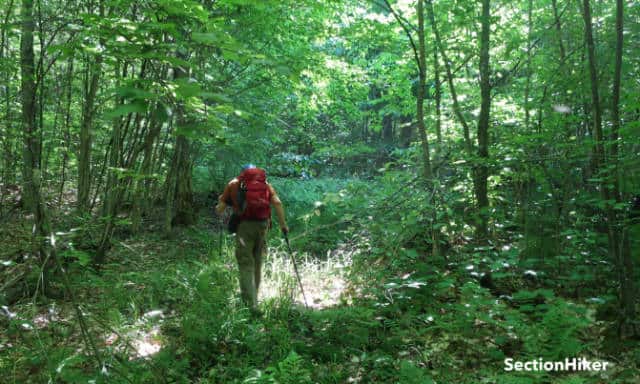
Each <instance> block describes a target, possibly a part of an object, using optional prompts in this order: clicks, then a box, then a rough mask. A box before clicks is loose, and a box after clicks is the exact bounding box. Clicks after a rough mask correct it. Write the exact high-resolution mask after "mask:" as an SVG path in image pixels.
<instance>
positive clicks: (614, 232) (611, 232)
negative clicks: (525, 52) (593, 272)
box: [582, 0, 638, 337]
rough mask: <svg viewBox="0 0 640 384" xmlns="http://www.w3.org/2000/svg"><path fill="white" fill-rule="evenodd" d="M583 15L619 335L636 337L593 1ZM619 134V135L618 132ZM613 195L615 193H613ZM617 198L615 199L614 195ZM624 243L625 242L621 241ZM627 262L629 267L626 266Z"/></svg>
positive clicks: (619, 59) (619, 53) (619, 30)
mask: <svg viewBox="0 0 640 384" xmlns="http://www.w3.org/2000/svg"><path fill="white" fill-rule="evenodd" d="M621 12H622V8H621V4H620V3H619V2H618V7H617V16H616V32H617V33H616V35H617V42H616V64H615V66H616V68H615V76H614V90H613V102H614V103H615V104H614V109H613V119H614V120H617V121H615V122H614V124H617V126H616V127H614V128H613V129H612V134H614V135H617V134H618V133H617V131H618V127H619V124H620V118H619V94H620V75H621V73H620V72H618V71H619V68H618V66H619V65H620V66H621V65H622V42H623V41H622V15H621V14H620V13H621ZM582 16H583V18H584V24H585V40H586V43H587V55H588V60H589V74H590V80H591V99H592V104H593V105H592V110H593V136H594V140H595V147H594V152H595V153H594V161H593V163H594V165H593V168H594V174H595V175H596V177H599V178H600V180H601V181H600V186H599V187H600V193H601V198H602V199H603V201H604V202H605V216H606V219H607V235H608V236H607V238H608V241H609V257H610V258H611V259H612V260H613V261H614V262H615V265H616V266H617V270H618V277H619V280H620V294H619V299H620V306H621V308H622V311H621V316H620V319H619V324H620V327H619V333H620V336H621V337H626V336H633V335H635V334H636V333H637V332H638V330H637V327H636V326H635V325H634V321H635V313H634V312H635V308H634V307H635V297H634V296H635V295H634V292H633V283H632V279H631V275H628V273H630V272H632V263H631V260H630V256H629V257H627V259H628V260H624V259H623V257H622V256H621V255H622V254H623V253H624V252H623V251H622V249H623V248H624V246H623V244H624V238H621V237H620V232H619V230H620V228H619V227H618V225H617V220H618V217H617V215H616V212H615V207H614V206H613V205H612V204H611V199H612V198H613V200H614V201H616V200H617V199H618V196H615V195H618V191H617V186H616V185H615V182H614V191H611V190H610V186H609V182H611V181H614V179H615V180H617V178H616V177H615V176H616V175H615V172H611V171H610V167H608V165H607V164H606V163H605V161H606V158H605V149H604V137H603V131H602V109H601V105H600V95H599V92H598V73H597V66H596V55H595V44H594V41H593V27H592V23H591V7H590V4H589V0H583V4H582ZM614 132H615V133H614ZM615 147H616V148H615V150H612V152H615V153H616V155H617V144H616V145H615ZM612 161H613V162H614V164H615V161H616V159H615V158H613V159H612ZM612 192H613V193H612ZM612 195H613V196H612ZM621 240H623V241H622V242H621ZM625 262H627V263H628V265H625ZM625 267H628V268H629V270H628V271H625V269H626V268H625Z"/></svg>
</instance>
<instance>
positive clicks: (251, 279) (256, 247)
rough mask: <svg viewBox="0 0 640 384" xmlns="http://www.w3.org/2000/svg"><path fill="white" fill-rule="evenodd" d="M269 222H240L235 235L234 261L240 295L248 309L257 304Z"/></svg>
mask: <svg viewBox="0 0 640 384" xmlns="http://www.w3.org/2000/svg"><path fill="white" fill-rule="evenodd" d="M268 230H269V221H268V220H263V221H242V222H241V223H240V225H238V231H237V233H236V260H238V269H239V270H240V295H241V297H242V301H243V302H244V303H245V304H246V305H247V306H249V307H250V308H255V307H256V306H257V304H258V288H260V276H261V273H262V261H263V259H264V257H265V256H266V254H267V231H268Z"/></svg>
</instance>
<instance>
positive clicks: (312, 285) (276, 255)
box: [260, 247, 353, 309]
mask: <svg viewBox="0 0 640 384" xmlns="http://www.w3.org/2000/svg"><path fill="white" fill-rule="evenodd" d="M294 256H295V258H296V264H297V267H298V272H299V273H300V279H301V281H302V286H303V287H304V292H305V294H306V298H307V303H308V305H309V307H311V308H315V309H321V308H326V307H331V306H335V305H338V304H340V303H341V302H344V301H347V300H348V298H347V297H346V295H345V291H346V289H347V287H348V282H347V273H348V268H349V266H350V265H351V260H352V256H353V251H352V250H349V249H347V247H344V248H342V247H340V248H338V249H336V250H333V251H331V252H328V253H327V256H326V258H325V260H318V259H313V258H311V257H309V255H307V254H299V253H297V252H295V253H294ZM282 296H286V297H291V298H292V299H293V301H294V302H296V303H299V304H301V305H304V298H303V295H302V292H301V290H300V287H299V284H298V281H297V279H296V275H295V271H294V268H293V264H292V262H291V258H290V256H289V254H288V253H286V252H285V251H284V250H283V249H282V248H272V249H270V250H269V257H268V258H267V260H266V262H265V265H264V267H263V277H262V284H261V286H260V300H266V299H273V298H277V297H282Z"/></svg>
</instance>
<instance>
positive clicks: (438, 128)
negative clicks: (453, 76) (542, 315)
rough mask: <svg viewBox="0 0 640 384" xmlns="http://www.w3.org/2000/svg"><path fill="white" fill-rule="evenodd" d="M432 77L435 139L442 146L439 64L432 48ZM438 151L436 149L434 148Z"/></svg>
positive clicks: (436, 54)
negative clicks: (433, 82)
mask: <svg viewBox="0 0 640 384" xmlns="http://www.w3.org/2000/svg"><path fill="white" fill-rule="evenodd" d="M433 75H434V81H435V87H436V89H435V95H434V96H435V101H436V137H437V141H438V145H440V144H442V110H441V105H442V85H441V84H440V64H439V62H438V48H437V47H433ZM436 150H438V148H436Z"/></svg>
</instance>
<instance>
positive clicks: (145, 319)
mask: <svg viewBox="0 0 640 384" xmlns="http://www.w3.org/2000/svg"><path fill="white" fill-rule="evenodd" d="M163 319H164V313H163V311H162V310H159V309H158V310H153V311H149V312H147V313H145V314H144V315H143V316H142V317H141V318H140V319H138V320H137V321H136V322H135V323H134V324H133V325H128V326H125V327H123V329H122V331H121V332H120V331H118V332H116V331H115V330H114V331H113V332H111V333H110V334H108V335H107V336H106V338H105V345H107V346H110V347H112V348H114V349H115V350H116V351H118V352H125V353H126V354H127V355H128V356H129V359H130V360H133V359H137V358H146V357H149V356H152V355H155V354H156V353H158V352H160V350H161V349H162V346H163V343H162V335H161V332H160V325H161V323H162V321H163Z"/></svg>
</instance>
